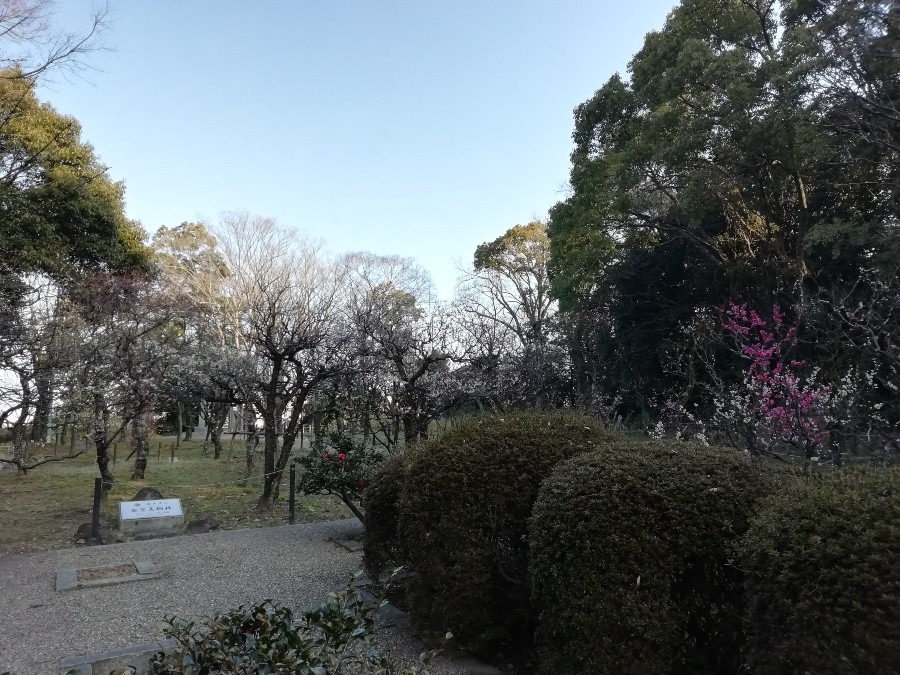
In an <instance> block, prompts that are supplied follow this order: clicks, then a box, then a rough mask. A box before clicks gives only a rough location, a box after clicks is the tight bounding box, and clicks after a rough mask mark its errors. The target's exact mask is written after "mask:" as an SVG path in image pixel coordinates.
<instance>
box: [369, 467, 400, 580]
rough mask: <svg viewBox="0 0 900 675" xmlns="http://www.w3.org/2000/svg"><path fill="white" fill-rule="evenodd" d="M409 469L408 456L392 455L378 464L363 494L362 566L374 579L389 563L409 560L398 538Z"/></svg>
mask: <svg viewBox="0 0 900 675" xmlns="http://www.w3.org/2000/svg"><path fill="white" fill-rule="evenodd" d="M408 470H409V458H408V455H406V454H404V453H401V454H396V455H393V456H391V457H390V458H388V459H387V460H386V461H385V462H383V463H382V464H381V466H379V467H378V469H377V470H376V471H375V473H374V474H373V476H372V480H371V482H370V484H369V487H368V488H366V491H365V492H364V493H363V498H362V507H363V513H365V526H366V537H365V542H364V548H363V565H364V566H365V568H366V572H368V573H369V576H370V577H371V578H372V579H378V578H379V577H380V576H381V574H382V573H383V572H385V571H386V569H387V567H388V566H389V565H393V564H402V563H404V562H406V558H405V556H404V555H403V552H402V551H403V548H402V546H401V543H400V541H399V539H398V537H397V524H398V521H399V517H400V499H401V498H402V496H403V486H404V483H405V481H406V474H407V472H408Z"/></svg>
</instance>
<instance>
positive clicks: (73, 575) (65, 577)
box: [56, 560, 159, 591]
mask: <svg viewBox="0 0 900 675" xmlns="http://www.w3.org/2000/svg"><path fill="white" fill-rule="evenodd" d="M126 565H127V566H129V567H133V568H134V571H133V572H130V573H125V574H120V575H117V576H110V577H106V578H100V579H89V580H86V581H79V580H78V573H79V572H88V571H90V572H102V571H103V570H112V569H115V568H117V567H125V566H126ZM157 578H159V570H158V569H157V567H156V565H154V564H153V563H152V562H151V561H150V560H138V561H137V562H134V563H119V564H118V565H104V566H102V567H84V568H81V569H76V568H75V567H63V568H62V569H58V570H56V590H57V591H71V590H74V589H76V588H93V587H96V586H111V585H113V584H125V583H128V582H130V581H144V580H146V579H157Z"/></svg>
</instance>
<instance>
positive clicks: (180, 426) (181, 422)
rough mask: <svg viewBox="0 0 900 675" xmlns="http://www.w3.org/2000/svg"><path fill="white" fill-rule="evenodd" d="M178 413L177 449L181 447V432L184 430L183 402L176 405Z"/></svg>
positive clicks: (176, 424) (176, 428)
mask: <svg viewBox="0 0 900 675" xmlns="http://www.w3.org/2000/svg"><path fill="white" fill-rule="evenodd" d="M176 408H177V413H176V415H175V419H176V422H175V447H176V448H180V447H181V432H182V431H183V430H184V405H183V404H182V403H181V401H179V402H178V404H177V405H176Z"/></svg>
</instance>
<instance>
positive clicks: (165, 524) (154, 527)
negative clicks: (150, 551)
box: [119, 499, 184, 535]
mask: <svg viewBox="0 0 900 675" xmlns="http://www.w3.org/2000/svg"><path fill="white" fill-rule="evenodd" d="M183 524H184V511H182V510H181V500H180V499H152V500H148V501H144V502H119V530H120V531H121V532H122V534H134V535H138V534H142V533H148V532H149V533H168V534H174V533H175V531H176V530H177V529H178V527H179V526H180V525H183Z"/></svg>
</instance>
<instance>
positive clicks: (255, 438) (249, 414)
mask: <svg viewBox="0 0 900 675" xmlns="http://www.w3.org/2000/svg"><path fill="white" fill-rule="evenodd" d="M242 417H243V420H244V431H245V432H246V435H247V436H246V439H245V441H244V451H245V453H246V460H247V470H246V473H245V474H244V478H249V477H250V474H252V473H253V459H254V456H255V455H256V446H257V445H258V444H259V435H258V434H257V432H256V415H255V414H254V413H253V407H252V406H251V405H247V406H244V410H243V411H242Z"/></svg>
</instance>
